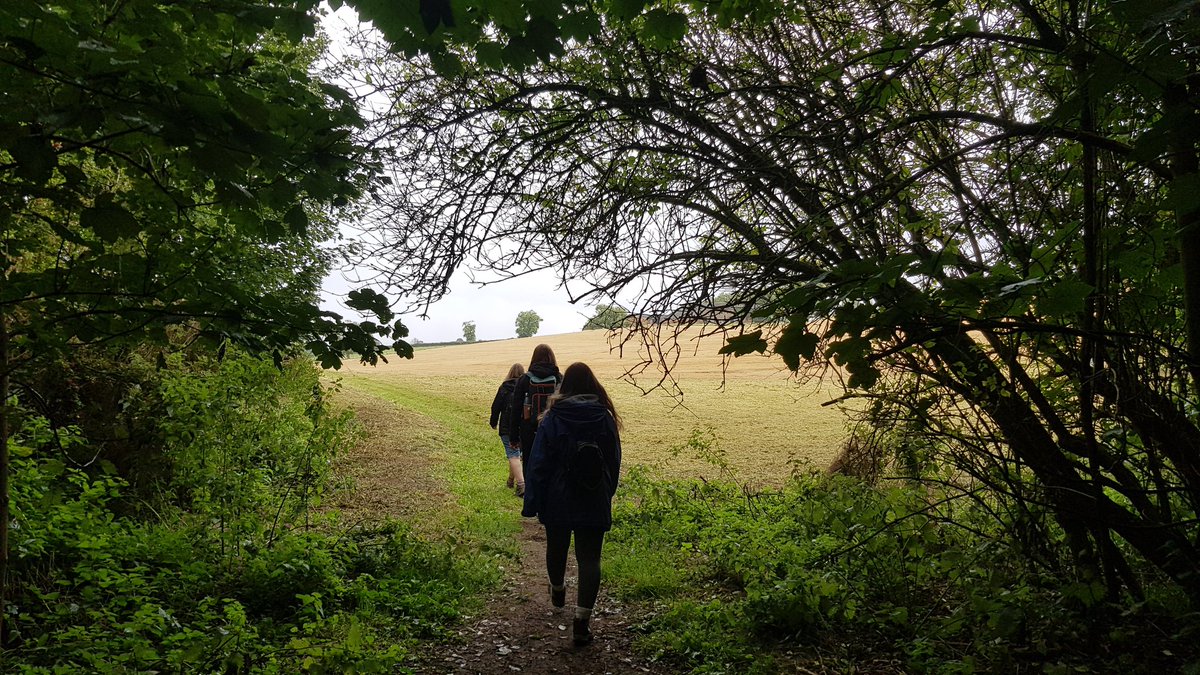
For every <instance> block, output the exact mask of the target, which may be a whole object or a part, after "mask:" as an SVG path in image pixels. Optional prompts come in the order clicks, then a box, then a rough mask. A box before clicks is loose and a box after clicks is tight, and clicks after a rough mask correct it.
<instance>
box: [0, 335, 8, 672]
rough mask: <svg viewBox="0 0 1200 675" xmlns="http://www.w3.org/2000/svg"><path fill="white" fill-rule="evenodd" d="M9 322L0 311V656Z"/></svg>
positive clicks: (4, 569)
mask: <svg viewBox="0 0 1200 675" xmlns="http://www.w3.org/2000/svg"><path fill="white" fill-rule="evenodd" d="M8 520H9V513H8V318H7V317H6V316H5V315H4V312H3V311H0V652H2V651H3V650H4V645H5V644H6V643H7V642H8V640H7V637H8V633H7V630H6V629H7V624H6V623H5V621H4V617H5V616H6V614H7V611H6V610H7V608H8Z"/></svg>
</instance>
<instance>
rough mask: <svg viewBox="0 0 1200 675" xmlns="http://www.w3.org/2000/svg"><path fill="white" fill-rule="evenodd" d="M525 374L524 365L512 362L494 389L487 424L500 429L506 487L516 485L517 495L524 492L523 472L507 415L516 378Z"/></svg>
mask: <svg viewBox="0 0 1200 675" xmlns="http://www.w3.org/2000/svg"><path fill="white" fill-rule="evenodd" d="M524 374H525V366H522V365H521V364H519V363H514V364H512V366H511V367H510V368H509V369H508V374H506V375H505V376H504V381H503V382H501V383H500V388H499V389H497V390H496V397H495V398H494V399H492V417H491V420H490V421H489V424H491V425H492V428H493V429H499V431H500V444H501V445H503V446H504V456H505V457H506V458H508V487H514V486H515V487H516V490H517V496H518V497H520V496H521V495H523V494H525V472H524V471H523V468H522V466H521V449H520V448H518V447H516V446H514V445H513V443H512V441H511V438H510V436H509V424H508V419H507V416H508V415H509V410H510V409H511V407H512V395H513V390H515V389H516V388H517V380H519V379H520V378H521V376H522V375H524Z"/></svg>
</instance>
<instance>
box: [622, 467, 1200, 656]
mask: <svg viewBox="0 0 1200 675" xmlns="http://www.w3.org/2000/svg"><path fill="white" fill-rule="evenodd" d="M953 494H955V493H949V492H940V491H937V490H934V489H930V488H928V487H926V486H921V485H916V484H913V483H909V482H901V481H896V482H889V484H886V485H883V486H873V485H871V484H869V483H868V482H866V481H863V480H861V479H859V478H855V477H847V476H842V475H836V474H835V475H829V476H826V475H817V474H804V475H797V476H796V477H794V478H793V479H792V480H790V481H789V482H788V483H787V484H786V485H785V486H783V487H782V488H780V489H775V490H765V491H753V490H748V489H746V488H745V487H744V486H742V485H739V484H738V483H736V482H733V481H724V482H721V481H718V482H706V481H681V482H660V481H654V480H650V479H648V478H647V477H646V476H645V475H644V474H642V473H640V472H634V473H633V474H632V475H631V476H630V477H629V480H627V481H626V483H625V484H624V486H623V488H622V491H621V493H620V494H619V499H618V502H617V505H616V514H615V518H614V530H613V532H612V534H611V536H610V538H609V542H610V546H609V548H608V551H609V553H610V560H609V562H607V563H606V575H607V576H608V577H609V579H610V580H611V581H612V582H614V585H615V586H616V587H617V588H618V589H619V592H621V593H622V594H624V595H626V596H627V597H630V598H640V599H649V600H651V601H653V602H654V603H655V604H656V611H654V612H653V616H652V617H651V618H649V619H647V620H646V622H645V623H644V625H643V626H642V631H643V636H642V638H641V640H640V641H641V647H643V648H644V649H647V650H649V651H650V652H651V653H653V654H655V655H657V658H660V659H663V660H665V661H667V662H669V663H671V664H673V665H674V666H676V667H680V668H684V669H687V670H689V671H690V672H697V673H774V672H791V671H793V670H796V669H798V668H801V667H807V668H811V667H812V666H813V664H819V665H820V668H819V670H821V671H823V672H824V671H837V672H852V671H869V672H941V673H956V672H963V673H966V672H1051V673H1067V672H1123V673H1128V672H1200V650H1197V647H1196V643H1197V640H1196V638H1197V635H1198V633H1200V617H1198V616H1197V614H1196V613H1195V612H1191V613H1189V611H1188V609H1187V600H1186V598H1185V597H1184V594H1183V593H1182V592H1181V591H1180V589H1179V588H1178V587H1177V586H1175V585H1173V584H1171V583H1169V582H1168V581H1166V580H1165V579H1164V578H1162V577H1161V576H1159V575H1157V574H1155V573H1154V572H1152V571H1145V570H1148V569H1149V568H1148V567H1141V568H1140V569H1141V570H1143V572H1142V574H1143V579H1142V582H1143V583H1144V584H1145V588H1146V591H1147V592H1146V599H1145V600H1144V601H1142V602H1140V603H1136V604H1125V605H1121V604H1117V603H1113V602H1111V601H1108V600H1106V599H1105V589H1104V586H1103V580H1102V579H1094V580H1090V581H1089V580H1081V579H1079V578H1078V576H1077V575H1076V574H1075V570H1074V569H1073V567H1072V565H1071V563H1070V558H1069V555H1068V554H1066V553H1065V552H1063V550H1062V549H1060V553H1059V557H1058V559H1056V560H1053V561H1046V562H1047V563H1048V564H1045V565H1041V566H1036V565H1032V564H1030V563H1029V558H1028V557H1027V556H1025V555H1022V552H1021V551H1019V550H1017V548H1016V545H1015V542H1014V541H1013V539H1012V538H1011V537H1010V536H1008V534H1007V533H1006V532H1005V531H1004V528H1002V527H1001V526H1000V524H998V523H997V522H996V520H995V517H994V516H995V513H994V512H992V511H989V510H988V509H987V504H986V502H981V501H977V500H968V499H961V498H958V499H956V498H953ZM1053 536H1054V537H1055V538H1057V539H1059V540H1061V539H1062V537H1063V534H1062V533H1061V532H1055V533H1053ZM1064 548H1065V547H1064Z"/></svg>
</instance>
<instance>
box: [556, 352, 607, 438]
mask: <svg viewBox="0 0 1200 675" xmlns="http://www.w3.org/2000/svg"><path fill="white" fill-rule="evenodd" d="M580 394H591V395H592V396H595V397H596V399H597V400H598V401H599V402H600V404H601V405H603V406H604V407H605V408H608V413H609V414H610V415H612V417H613V421H614V422H616V423H617V428H618V429H620V428H621V416H620V415H618V414H617V409H616V408H615V407H613V402H612V399H611V398H609V396H608V390H606V389H605V388H604V385H602V384H600V380H598V379H596V374H595V373H593V372H592V369H591V368H589V367H588V365H587V364H586V363H583V362H581V361H576V362H575V363H572V364H571V365H569V366H567V370H566V372H564V373H563V379H562V384H560V385H559V386H558V393H557V394H555V395H554V398H555V399H556V400H557V399H564V398H567V397H568V396H578V395H580Z"/></svg>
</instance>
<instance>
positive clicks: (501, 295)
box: [321, 272, 594, 342]
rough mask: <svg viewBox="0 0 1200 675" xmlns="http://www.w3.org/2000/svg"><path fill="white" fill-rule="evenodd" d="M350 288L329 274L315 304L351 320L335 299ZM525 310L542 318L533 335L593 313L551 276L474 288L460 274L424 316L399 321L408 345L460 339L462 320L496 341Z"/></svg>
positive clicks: (578, 326)
mask: <svg viewBox="0 0 1200 675" xmlns="http://www.w3.org/2000/svg"><path fill="white" fill-rule="evenodd" d="M350 288H351V287H350V284H348V283H347V282H346V281H345V279H344V278H343V277H342V275H341V274H340V273H336V272H335V273H334V274H332V275H330V276H329V277H327V278H326V279H325V283H324V291H325V293H324V300H323V302H322V303H321V306H322V307H323V308H325V309H329V310H331V311H334V312H338V313H339V314H342V315H343V316H355V313H354V312H352V311H350V310H348V309H346V306H345V305H343V304H342V303H341V301H340V299H341V298H343V297H345V294H346V292H347V291H348V290H350ZM393 299H395V298H393ZM527 309H532V310H533V311H535V312H537V313H538V316H540V317H542V323H541V325H540V326H539V328H538V332H537V334H538V335H554V334H556V333H575V332H578V331H580V330H582V329H583V324H584V323H586V322H587V319H588V317H590V316H591V315H592V313H593V311H594V310H593V308H591V307H584V306H581V305H572V304H571V303H570V302H568V301H567V293H566V291H563V290H555V277H554V275H553V274H549V273H541V274H537V275H529V276H525V277H520V278H517V279H510V280H507V281H503V282H500V283H497V284H493V285H490V286H486V287H484V288H478V287H475V286H474V285H472V284H471V282H470V281H469V279H468V278H467V276H466V274H464V273H458V274H455V276H454V278H453V279H452V280H451V282H450V293H449V294H448V295H447V296H446V297H444V298H442V299H441V300H440V301H438V302H437V303H435V304H434V305H432V306H431V307H430V308H429V318H427V319H421V318H418V317H417V316H416V315H412V314H409V315H402V316H401V317H400V318H401V320H403V321H404V325H406V326H408V329H409V331H411V334H410V335H409V341H410V342H411V341H412V340H413V339H419V340H421V341H422V342H453V341H455V340H457V339H458V338H460V337H462V336H463V329H462V325H463V322H464V321H474V322H475V337H476V338H477V339H479V340H502V339H504V338H511V337H516V334H517V329H516V321H517V314H518V313H520V312H523V311H525V310H527Z"/></svg>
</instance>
